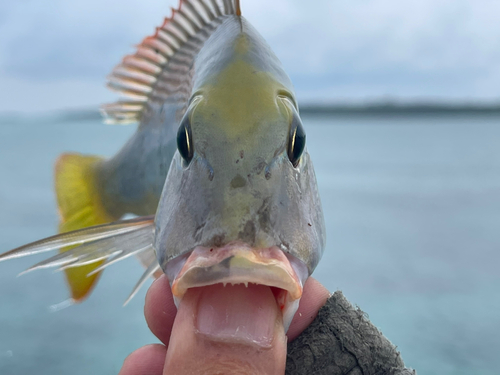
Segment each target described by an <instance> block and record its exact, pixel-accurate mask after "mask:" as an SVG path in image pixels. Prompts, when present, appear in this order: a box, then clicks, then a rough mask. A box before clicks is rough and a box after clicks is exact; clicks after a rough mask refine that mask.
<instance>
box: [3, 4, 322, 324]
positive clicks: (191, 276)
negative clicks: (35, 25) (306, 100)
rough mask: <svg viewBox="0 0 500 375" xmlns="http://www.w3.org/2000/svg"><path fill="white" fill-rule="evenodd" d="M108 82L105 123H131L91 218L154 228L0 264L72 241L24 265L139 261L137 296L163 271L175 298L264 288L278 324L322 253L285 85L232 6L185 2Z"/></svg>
mask: <svg viewBox="0 0 500 375" xmlns="http://www.w3.org/2000/svg"><path fill="white" fill-rule="evenodd" d="M110 85H111V87H113V88H115V89H117V90H118V91H120V92H122V94H125V95H127V96H128V97H129V99H127V100H125V101H119V102H117V103H114V104H111V105H107V106H105V107H104V109H103V110H104V113H105V114H106V116H107V117H108V119H111V120H112V121H114V122H133V121H139V127H138V129H137V131H136V133H135V134H134V136H133V137H132V138H131V140H130V141H129V142H128V143H127V144H126V145H125V146H124V147H123V149H122V150H121V151H120V152H119V153H118V154H117V155H116V156H115V157H113V158H111V159H109V160H101V161H99V162H97V163H96V164H95V167H92V168H94V169H93V171H95V178H94V179H95V185H96V191H97V193H96V194H97V195H98V196H99V199H98V201H99V202H100V203H102V207H101V206H98V207H97V209H98V210H100V211H102V212H104V213H105V214H106V215H107V216H106V215H104V216H105V217H121V216H123V215H124V214H127V213H133V214H136V215H152V214H155V216H154V221H153V219H152V217H144V218H137V219H133V220H128V221H121V222H120V221H119V222H115V223H112V224H109V225H101V226H98V227H92V228H89V229H80V230H79V231H76V232H70V233H65V234H61V235H58V236H54V237H52V238H49V239H45V240H41V241H37V242H35V243H32V244H28V245H25V246H22V247H20V248H17V249H14V250H11V251H10V252H7V253H5V254H3V255H0V260H5V259H10V258H15V257H19V256H25V255H29V254H34V253H39V252H44V251H49V250H52V249H58V248H59V249H60V248H62V247H64V246H66V247H67V246H70V245H71V246H75V245H80V246H78V247H76V248H74V249H71V250H69V251H67V252H64V253H62V254H59V255H56V256H54V257H52V258H50V259H48V260H46V261H43V262H40V263H39V264H37V265H35V266H33V267H32V268H31V269H30V270H32V269H37V268H46V267H60V268H63V269H69V268H74V267H81V266H82V265H88V264H92V262H96V261H104V263H103V264H99V263H96V265H95V266H93V269H92V270H91V272H90V274H95V273H97V272H100V271H102V270H103V269H104V268H105V267H107V266H108V265H110V264H113V263H116V262H117V261H118V260H121V259H123V258H126V257H128V256H130V255H137V256H138V257H139V258H140V259H141V261H142V262H143V264H144V265H145V266H146V267H147V270H146V272H145V274H144V276H143V277H142V278H141V280H139V282H138V285H137V286H136V288H134V292H133V293H132V295H133V294H134V293H135V291H136V290H137V288H138V287H140V285H142V283H143V282H144V280H145V279H146V278H147V277H149V276H151V275H154V274H155V275H158V273H159V271H160V270H162V271H163V272H164V273H165V274H166V275H167V276H168V278H169V281H170V283H171V286H172V291H173V294H174V297H175V298H176V300H177V301H179V300H180V299H181V298H182V297H183V295H184V293H185V292H186V290H187V289H189V288H191V287H197V286H205V285H211V284H215V283H245V284H247V283H249V282H252V283H258V284H263V285H268V286H270V287H276V288H278V289H279V290H281V292H280V293H278V297H277V299H278V300H280V304H281V306H282V310H283V314H284V322H285V326H286V327H287V326H288V324H289V323H290V322H291V319H292V318H293V314H294V313H295V311H296V308H297V307H298V301H299V300H300V297H301V295H302V286H303V284H304V283H305V280H306V279H307V277H309V276H310V275H311V273H312V272H313V271H314V269H315V267H316V266H317V264H318V262H319V260H320V258H321V256H322V253H323V250H324V247H325V224H324V219H323V212H322V208H321V202H320V198H319V193H318V187H317V183H316V177H315V174H314V168H313V165H312V161H311V159H310V156H309V154H308V152H307V148H306V146H305V141H306V137H305V131H304V127H303V125H302V121H301V118H300V115H299V109H298V105H297V101H296V98H295V94H294V91H293V87H292V84H291V81H290V79H289V77H288V76H287V74H286V73H285V72H284V70H283V68H282V65H281V63H280V62H279V60H278V58H277V57H276V56H275V55H274V53H273V52H272V50H271V48H270V47H269V46H268V45H267V43H266V42H265V41H264V39H263V38H262V37H261V36H260V35H259V34H258V32H257V31H256V30H255V29H254V28H253V27H252V26H251V25H250V23H249V22H248V21H247V20H246V19H245V18H243V17H242V16H241V14H240V12H239V2H238V1H229V0H227V1H224V2H223V3H222V4H218V3H217V2H215V1H212V0H183V1H181V5H180V8H179V9H178V10H176V11H174V12H173V15H172V17H171V18H169V19H167V20H166V21H165V23H164V24H163V26H162V27H160V28H158V30H157V33H156V34H155V35H154V36H152V37H149V38H146V39H145V40H144V41H143V43H142V44H141V45H140V46H139V48H138V51H137V53H136V54H135V55H133V56H127V57H125V58H124V60H123V62H122V63H121V64H120V65H118V66H117V67H116V68H115V70H114V71H113V73H112V75H111V76H110ZM93 181H94V180H93ZM63 203H64V202H63ZM155 258H156V259H155Z"/></svg>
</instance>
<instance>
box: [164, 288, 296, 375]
mask: <svg viewBox="0 0 500 375" xmlns="http://www.w3.org/2000/svg"><path fill="white" fill-rule="evenodd" d="M285 362H286V336H285V331H284V328H283V321H282V315H281V311H280V309H279V308H278V306H277V303H276V300H275V297H274V295H273V292H272V290H271V288H270V287H267V286H263V285H255V284H249V285H248V287H245V286H244V285H241V284H240V285H235V286H229V285H228V286H223V285H222V284H217V285H211V286H206V287H201V288H193V289H189V290H188V291H187V292H186V294H185V295H184V297H183V299H182V301H181V303H180V306H179V310H178V312H177V315H176V317H175V321H174V326H173V329H172V335H171V337H170V342H169V345H168V351H167V358H166V362H165V368H164V371H163V373H164V374H165V375H166V374H176V375H184V374H193V375H194V374H273V375H274V374H276V375H277V374H280V375H282V374H284V372H285Z"/></svg>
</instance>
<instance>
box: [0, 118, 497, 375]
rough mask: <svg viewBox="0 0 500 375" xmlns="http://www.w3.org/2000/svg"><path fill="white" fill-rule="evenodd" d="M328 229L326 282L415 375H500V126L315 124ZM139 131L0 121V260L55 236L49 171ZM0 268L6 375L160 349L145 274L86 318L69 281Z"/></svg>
mask: <svg viewBox="0 0 500 375" xmlns="http://www.w3.org/2000/svg"><path fill="white" fill-rule="evenodd" d="M304 122H305V125H306V132H307V135H308V145H309V151H310V153H311V154H312V158H313V161H314V164H315V168H316V173H317V177H318V183H319V186H320V191H321V195H322V201H323V206H324V211H325V214H326V225H327V229H328V239H327V244H328V245H327V249H326V252H325V255H324V257H323V259H322V261H321V263H320V265H319V267H318V269H317V270H316V272H315V275H314V276H315V277H316V278H318V279H319V280H320V281H321V282H322V283H324V284H325V285H326V286H327V287H328V288H329V289H330V290H331V291H335V290H337V289H340V290H342V291H343V292H344V294H345V295H346V297H347V298H348V299H349V300H350V301H351V302H352V303H354V304H356V305H358V306H359V307H360V308H361V309H363V310H364V311H365V312H367V314H368V315H369V317H370V319H371V321H372V322H373V323H374V324H375V325H377V326H378V327H379V328H380V329H381V330H382V332H383V333H384V334H385V335H386V336H387V337H388V338H389V339H390V340H391V341H392V342H393V343H395V344H396V345H397V346H398V348H399V350H400V351H401V354H402V357H403V359H404V360H405V363H406V365H407V366H409V367H413V368H415V369H417V371H418V372H419V373H420V374H440V375H447V374H464V375H465V374H475V375H486V374H488V375H493V374H498V355H499V353H500V312H499V311H500V271H499V266H500V117H488V116H470V117H467V116H460V117H456V116H442V117H432V116H419V117H405V116H397V117H389V116H385V117H353V116H351V117H309V118H305V120H304ZM133 131H134V127H120V126H104V125H101V124H100V123H99V122H97V121H80V122H66V123H65V122H61V121H51V120H50V118H42V119H36V118H27V119H24V120H19V119H15V118H11V119H7V118H3V119H0V251H2V252H3V251H6V250H9V249H11V248H13V247H16V246H19V245H22V244H24V243H26V242H29V241H33V240H36V239H39V238H42V237H45V236H49V235H52V234H54V233H55V231H56V226H57V215H56V209H55V201H54V192H53V190H52V166H53V163H54V160H55V159H56V157H57V156H58V155H59V154H60V153H62V152H64V151H77V152H82V153H90V154H99V155H105V156H110V155H112V154H113V153H114V152H116V151H117V150H118V149H119V148H120V146H121V145H123V144H124V142H125V141H126V140H127V138H128V137H129V136H130V135H131V133H132V132H133ZM42 258H43V256H39V257H33V258H29V259H19V260H15V261H10V262H6V263H0V374H2V375H8V374H16V375H17V374H33V373H36V374H40V375H42V374H51V375H52V374H72V375H80V374H82V375H83V374H86V375H87V374H113V373H117V372H118V370H119V368H120V366H121V363H122V361H123V359H124V358H125V357H126V356H127V355H128V354H129V353H130V352H131V351H132V350H134V349H136V348H138V347H140V346H142V345H144V344H147V343H151V342H156V339H155V338H154V336H153V335H152V334H151V333H150V332H149V330H148V328H147V326H146V323H145V320H144V316H143V311H142V309H143V304H144V295H145V289H144V290H143V291H142V292H141V293H139V295H138V296H137V297H136V298H135V299H134V300H133V301H132V302H131V303H130V304H129V305H128V306H127V307H125V308H122V303H123V301H124V300H125V298H126V297H127V295H128V293H129V292H130V290H131V288H132V287H133V285H134V284H135V282H136V280H137V279H138V278H139V276H140V274H141V273H142V269H141V267H140V266H138V264H137V263H136V262H135V261H134V260H133V259H130V260H128V261H126V262H123V263H121V264H117V265H116V266H113V267H110V269H109V271H106V272H105V273H104V275H103V277H102V280H101V282H100V284H99V286H98V287H97V288H96V290H95V292H94V293H93V295H92V296H91V297H90V298H89V299H88V300H87V301H86V302H85V303H83V304H81V305H78V306H73V307H70V308H67V309H63V310H60V311H56V312H54V311H53V309H51V308H50V307H51V305H53V304H56V303H58V302H61V301H63V300H65V299H66V298H67V291H66V290H65V286H64V282H63V279H62V275H61V274H54V273H52V272H51V271H38V272H33V273H30V274H27V275H25V276H23V277H21V278H16V275H17V274H18V273H19V272H20V271H22V270H24V269H25V268H27V267H28V266H29V265H32V264H33V263H34V262H36V261H39V260H41V259H42Z"/></svg>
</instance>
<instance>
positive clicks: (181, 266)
mask: <svg viewBox="0 0 500 375" xmlns="http://www.w3.org/2000/svg"><path fill="white" fill-rule="evenodd" d="M165 273H166V275H167V277H168V279H169V281H170V285H171V288H172V294H173V296H174V301H175V303H176V305H177V306H178V305H179V303H180V300H181V299H182V297H183V296H184V294H185V293H186V292H187V290H188V289H190V288H196V287H203V286H209V285H214V284H223V285H226V284H232V285H237V284H244V285H246V286H248V284H249V283H252V284H258V285H265V286H268V287H270V288H271V290H272V292H273V294H274V296H275V298H276V302H277V304H278V307H279V308H280V309H281V311H282V314H283V325H284V328H285V331H286V330H288V327H289V326H290V323H291V322H292V319H293V316H294V315H295V313H296V311H297V309H298V307H299V302H300V298H301V297H302V291H303V286H304V283H305V281H306V279H307V277H308V271H307V267H306V265H305V264H304V263H303V262H301V261H300V260H298V259H297V258H295V257H293V256H291V255H290V254H286V253H284V252H283V251H282V250H281V249H280V248H278V247H277V246H272V247H268V248H255V247H251V246H249V245H247V244H245V243H241V242H234V243H229V244H227V245H225V246H223V247H203V246H198V247H196V248H194V249H193V250H192V251H191V252H190V253H188V254H186V255H184V256H182V257H179V258H177V259H174V260H172V261H170V262H169V263H168V264H167V266H166V270H165Z"/></svg>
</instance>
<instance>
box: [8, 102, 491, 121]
mask: <svg viewBox="0 0 500 375" xmlns="http://www.w3.org/2000/svg"><path fill="white" fill-rule="evenodd" d="M300 113H301V115H306V116H454V115H471V116H492V115H493V116H500V103H499V104H467V103H465V104H441V103H405V104H403V103H392V102H389V103H372V104H331V105H327V104H324V105H323V104H322V105H315V104H304V105H301V106H300ZM34 118H39V119H43V120H45V121H51V122H75V121H92V120H96V121H97V120H101V119H102V116H101V114H100V112H99V111H98V110H97V109H74V110H61V111H52V112H45V113H36V114H35V113H18V112H3V113H2V112H0V123H11V122H19V121H23V120H32V119H34Z"/></svg>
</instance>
